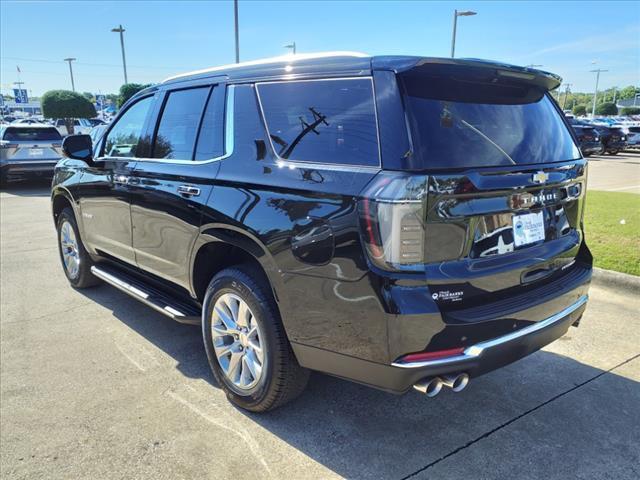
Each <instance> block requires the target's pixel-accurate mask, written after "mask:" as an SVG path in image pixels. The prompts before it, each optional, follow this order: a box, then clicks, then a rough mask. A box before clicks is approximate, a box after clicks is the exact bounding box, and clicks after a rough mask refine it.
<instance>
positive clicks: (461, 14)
mask: <svg viewBox="0 0 640 480" xmlns="http://www.w3.org/2000/svg"><path fill="white" fill-rule="evenodd" d="M473 15H477V13H476V12H472V11H471V10H465V11H462V12H459V11H458V10H454V11H453V36H452V37H451V58H453V57H454V56H455V52H456V28H457V26H458V17H471V16H473Z"/></svg>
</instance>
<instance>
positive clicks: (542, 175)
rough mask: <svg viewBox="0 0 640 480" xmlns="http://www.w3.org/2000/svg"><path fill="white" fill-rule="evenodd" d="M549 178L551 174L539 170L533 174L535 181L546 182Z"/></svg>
mask: <svg viewBox="0 0 640 480" xmlns="http://www.w3.org/2000/svg"><path fill="white" fill-rule="evenodd" d="M548 179H549V175H548V174H547V173H544V172H537V173H534V174H533V179H532V180H533V183H544V182H546V181H547V180H548Z"/></svg>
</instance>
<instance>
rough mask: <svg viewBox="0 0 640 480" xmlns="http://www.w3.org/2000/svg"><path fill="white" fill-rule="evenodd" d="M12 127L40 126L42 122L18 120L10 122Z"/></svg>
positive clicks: (31, 119)
mask: <svg viewBox="0 0 640 480" xmlns="http://www.w3.org/2000/svg"><path fill="white" fill-rule="evenodd" d="M11 124H12V125H42V120H38V119H36V118H19V119H18V120H14V121H13V122H11Z"/></svg>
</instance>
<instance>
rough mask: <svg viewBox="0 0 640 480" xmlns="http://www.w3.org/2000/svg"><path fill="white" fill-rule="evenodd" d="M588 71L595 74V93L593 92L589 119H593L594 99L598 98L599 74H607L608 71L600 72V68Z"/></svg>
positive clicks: (594, 110)
mask: <svg viewBox="0 0 640 480" xmlns="http://www.w3.org/2000/svg"><path fill="white" fill-rule="evenodd" d="M589 71H590V72H592V73H595V74H596V91H595V92H593V107H592V108H591V117H594V116H595V114H596V98H598V83H599V82H600V73H601V72H608V71H609V70H602V69H601V68H596V69H595V70H589Z"/></svg>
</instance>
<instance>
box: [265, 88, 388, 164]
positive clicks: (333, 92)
mask: <svg viewBox="0 0 640 480" xmlns="http://www.w3.org/2000/svg"><path fill="white" fill-rule="evenodd" d="M257 89H258V94H259V98H260V104H261V107H262V111H263V114H264V118H265V122H266V125H267V129H268V133H269V137H270V139H271V144H272V145H273V148H274V150H275V152H276V153H277V154H278V156H279V157H281V158H284V159H289V160H294V161H303V162H315V163H326V164H340V165H364V166H378V165H379V164H380V158H379V148H378V130H377V121H376V112H375V105H374V97H373V87H372V81H371V79H370V78H355V79H336V80H309V81H286V82H274V83H262V84H258V85H257Z"/></svg>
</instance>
